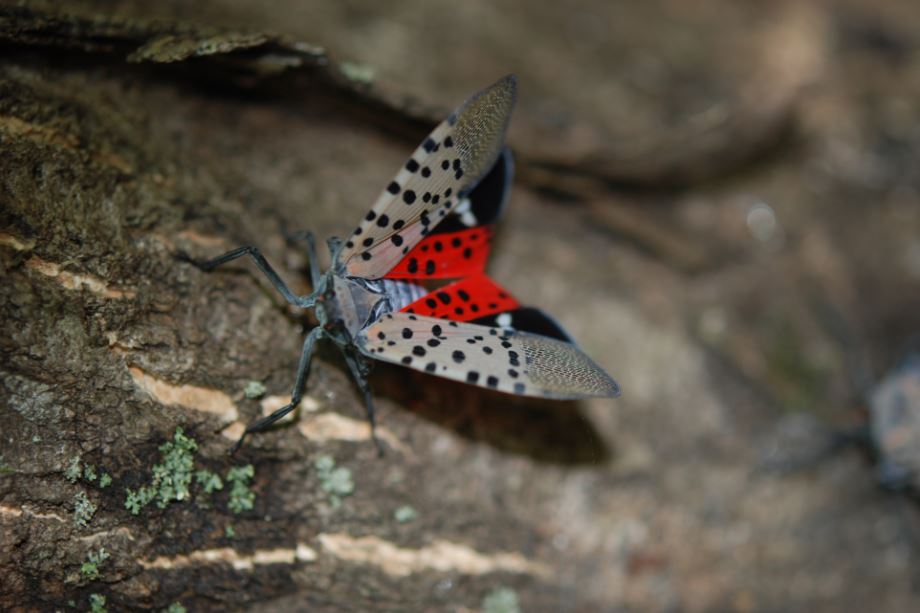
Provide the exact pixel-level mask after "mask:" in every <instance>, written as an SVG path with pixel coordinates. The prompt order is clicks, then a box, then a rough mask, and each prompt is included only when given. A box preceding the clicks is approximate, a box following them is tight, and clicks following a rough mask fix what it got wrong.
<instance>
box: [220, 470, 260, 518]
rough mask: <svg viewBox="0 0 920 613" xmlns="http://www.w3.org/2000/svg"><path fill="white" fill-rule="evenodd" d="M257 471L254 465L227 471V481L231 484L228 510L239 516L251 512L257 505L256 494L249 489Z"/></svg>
mask: <svg viewBox="0 0 920 613" xmlns="http://www.w3.org/2000/svg"><path fill="white" fill-rule="evenodd" d="M254 474H255V470H254V469H253V467H252V464H247V465H246V466H239V467H234V468H231V469H230V470H229V471H227V477H226V480H227V482H228V483H230V501H229V502H228V503H227V508H229V509H230V510H231V511H233V512H234V513H236V514H237V515H239V514H240V513H242V512H243V511H250V510H252V507H253V506H254V504H255V500H256V495H255V492H253V491H252V490H250V489H249V482H250V481H251V480H252V477H253V475H254Z"/></svg>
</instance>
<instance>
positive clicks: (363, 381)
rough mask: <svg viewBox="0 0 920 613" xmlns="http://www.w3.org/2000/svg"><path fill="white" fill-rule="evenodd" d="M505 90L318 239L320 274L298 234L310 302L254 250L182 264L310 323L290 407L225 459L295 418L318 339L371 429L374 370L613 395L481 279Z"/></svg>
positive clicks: (444, 126) (512, 86) (495, 199)
mask: <svg viewBox="0 0 920 613" xmlns="http://www.w3.org/2000/svg"><path fill="white" fill-rule="evenodd" d="M516 89H517V81H516V78H515V77H514V76H513V75H509V76H507V77H505V78H503V79H501V80H499V81H498V82H496V83H495V84H493V85H492V86H490V87H488V88H486V89H484V90H482V91H481V92H479V93H477V94H475V95H474V96H473V97H471V98H470V99H469V100H467V101H466V102H465V103H463V105H461V106H460V107H459V108H458V109H457V110H456V111H454V112H453V113H452V114H451V115H450V116H449V117H448V118H447V119H446V120H445V121H443V122H442V123H441V124H440V125H438V126H437V127H436V128H435V129H434V131H433V132H432V133H431V134H430V135H429V136H428V137H427V138H426V139H425V140H424V142H422V144H421V145H420V146H419V147H418V148H417V149H416V150H415V151H414V152H413V153H412V156H411V157H410V158H409V160H408V161H407V162H406V163H405V165H404V166H403V167H402V168H401V169H400V170H399V172H398V173H397V174H396V177H395V178H394V179H393V181H392V182H390V184H389V185H388V186H387V187H386V189H384V190H383V193H381V195H380V196H379V197H378V198H377V201H376V202H375V203H374V205H373V207H372V208H371V210H370V211H369V212H368V213H367V215H366V216H365V217H364V219H362V220H361V222H360V223H359V224H358V226H357V228H355V230H354V231H353V232H352V233H351V235H350V236H349V237H348V238H347V239H345V240H344V241H342V240H340V239H338V238H334V237H333V238H330V239H329V240H328V241H327V243H328V247H329V251H330V253H331V255H332V266H331V268H330V269H329V270H328V271H326V272H325V273H322V272H321V271H320V270H319V266H318V262H317V258H316V245H315V240H314V238H313V236H312V235H311V234H309V233H307V234H305V235H304V236H303V238H304V241H305V243H306V246H307V249H308V256H309V259H310V275H311V279H312V285H313V292H312V293H310V294H307V295H303V296H298V295H296V294H294V293H293V292H292V291H291V290H290V289H289V288H288V287H287V286H286V285H285V283H284V281H283V280H282V279H281V277H279V276H278V274H277V273H276V272H275V271H274V270H273V269H272V267H271V265H270V264H269V263H268V261H267V260H266V259H265V258H264V257H263V256H262V254H261V253H260V252H259V250H258V249H257V248H256V247H252V246H247V247H240V248H238V249H234V250H233V251H230V252H228V253H225V254H224V255H221V256H219V257H216V258H214V259H212V260H208V261H205V262H193V263H195V264H196V265H197V266H199V267H200V268H202V269H204V270H211V269H213V268H214V267H216V266H219V265H221V264H224V263H226V262H229V261H231V260H235V259H237V258H240V257H243V256H249V257H250V258H252V259H253V261H254V262H255V264H256V265H257V266H258V267H259V270H261V271H262V272H263V273H264V274H265V275H266V276H267V277H268V278H269V279H270V280H271V282H272V284H273V285H274V286H275V288H276V289H277V290H278V291H279V292H280V293H281V295H282V296H284V298H285V300H287V301H288V302H289V303H291V304H293V305H295V306H298V307H302V308H313V309H314V313H315V317H316V319H317V321H318V325H317V326H316V327H314V328H313V329H312V330H311V331H310V332H309V333H308V334H307V337H306V340H305V341H304V344H303V351H302V352H301V355H300V363H299V365H298V369H297V378H296V381H295V383H294V388H293V391H292V394H291V402H290V403H289V404H287V405H285V406H284V407H282V408H280V409H278V410H277V411H275V412H274V413H272V414H271V415H268V416H267V417H265V418H263V419H260V420H259V421H256V422H255V423H253V424H252V425H250V426H249V427H248V428H246V430H245V432H244V433H243V435H242V436H241V437H240V440H239V441H238V442H237V444H236V445H235V446H234V451H235V450H236V449H238V448H239V446H240V445H241V444H242V442H243V440H244V439H245V437H246V436H247V435H249V434H252V433H255V432H258V431H260V430H264V429H265V428H267V427H268V426H270V425H271V424H273V423H275V422H276V421H278V420H279V419H281V418H282V417H284V416H285V415H287V414H288V413H290V412H291V411H293V410H294V409H295V408H296V407H297V404H298V403H299V402H300V400H301V397H302V395H303V391H304V385H305V383H306V378H307V373H308V370H309V366H310V358H311V356H312V354H313V348H314V345H315V344H316V342H317V341H318V340H320V339H328V340H330V341H332V342H333V343H334V344H335V345H337V346H338V347H339V349H341V351H342V353H343V355H344V357H345V362H346V363H347V364H348V367H349V369H350V371H351V373H352V375H353V376H354V379H355V381H356V382H357V385H358V387H359V388H360V390H361V391H362V392H363V394H364V398H365V404H366V409H367V417H368V420H369V422H370V424H371V428H372V429H373V427H374V404H373V398H372V395H371V389H370V386H369V384H368V374H369V372H370V370H371V365H372V361H373V360H381V361H384V362H392V363H393V364H400V365H402V366H407V367H409V368H414V369H416V370H420V371H422V372H426V373H429V374H432V375H436V376H439V377H445V378H448V379H455V380H458V381H463V382H466V383H468V384H471V385H478V386H480V387H485V388H489V389H493V390H497V391H500V392H507V393H510V394H518V395H522V396H538V397H543V398H557V399H575V398H584V397H589V396H608V397H612V396H617V395H619V386H618V385H617V383H616V382H615V381H614V380H613V379H612V378H611V377H610V376H609V375H608V374H607V373H605V372H604V371H603V370H602V369H601V368H600V367H599V366H597V364H595V363H594V362H593V361H592V360H591V359H590V358H589V357H588V356H587V355H585V354H584V353H583V352H582V351H581V350H580V349H578V348H577V347H576V345H575V344H574V342H573V341H572V339H571V338H570V337H569V336H568V334H566V333H565V331H563V329H562V328H561V327H560V326H559V325H558V324H557V323H556V322H555V321H554V320H553V319H552V318H550V317H549V316H548V315H546V314H544V313H543V312H541V311H540V310H538V309H535V308H529V307H524V306H522V305H521V304H520V303H519V302H518V301H517V300H516V299H515V298H514V297H512V296H511V294H510V293H509V292H507V291H506V290H504V289H503V288H502V287H501V286H499V285H498V284H497V283H495V281H493V280H492V279H490V278H489V277H488V276H487V275H486V274H485V272H484V269H485V263H486V258H487V256H488V253H489V246H490V241H491V238H492V233H493V230H492V227H493V224H494V222H495V221H496V219H497V218H498V217H499V215H500V214H501V212H502V209H503V208H504V206H505V202H506V201H507V198H508V193H509V188H510V184H511V178H512V174H513V168H512V161H511V155H510V152H509V151H508V149H506V148H505V146H504V137H505V131H506V129H507V127H508V122H509V120H510V117H511V111H512V108H513V107H514V103H515V98H516ZM186 259H188V260H189V261H191V260H190V259H189V258H187V256H186Z"/></svg>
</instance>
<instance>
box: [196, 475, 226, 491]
mask: <svg viewBox="0 0 920 613" xmlns="http://www.w3.org/2000/svg"><path fill="white" fill-rule="evenodd" d="M195 483H197V484H198V485H200V486H201V488H202V489H203V490H204V493H205V494H211V493H213V492H215V491H217V490H222V489H224V482H223V481H221V480H220V475H218V474H217V473H212V472H211V471H210V470H206V469H202V470H199V471H198V472H196V473H195Z"/></svg>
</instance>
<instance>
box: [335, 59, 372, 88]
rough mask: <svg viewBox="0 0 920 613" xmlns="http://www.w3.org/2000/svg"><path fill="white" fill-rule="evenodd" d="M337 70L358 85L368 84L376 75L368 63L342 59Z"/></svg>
mask: <svg viewBox="0 0 920 613" xmlns="http://www.w3.org/2000/svg"><path fill="white" fill-rule="evenodd" d="M339 70H341V71H342V74H343V75H345V78H347V79H348V80H349V81H352V82H354V83H358V84H360V85H370V84H372V83H373V82H374V77H375V76H377V71H376V69H375V68H374V67H373V66H371V65H369V64H359V63H358V62H349V61H344V62H342V63H341V64H339Z"/></svg>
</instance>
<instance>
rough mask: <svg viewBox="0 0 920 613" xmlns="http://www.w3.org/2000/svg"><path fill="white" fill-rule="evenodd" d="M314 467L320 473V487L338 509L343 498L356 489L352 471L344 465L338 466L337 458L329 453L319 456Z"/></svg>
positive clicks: (330, 502) (333, 506)
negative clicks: (328, 454)
mask: <svg viewBox="0 0 920 613" xmlns="http://www.w3.org/2000/svg"><path fill="white" fill-rule="evenodd" d="M313 467H314V468H316V472H317V473H319V482H320V488H322V490H323V491H324V492H325V493H326V494H327V495H328V496H329V504H331V505H332V508H334V509H338V508H339V507H340V506H342V498H344V497H345V496H350V495H351V494H352V493H353V492H354V491H355V484H354V482H353V481H352V479H351V471H350V470H349V469H347V468H345V467H342V466H340V467H338V468H336V465H335V460H333V459H332V458H331V457H330V456H327V455H324V456H320V457H318V458H317V459H316V461H315V462H314V463H313Z"/></svg>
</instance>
